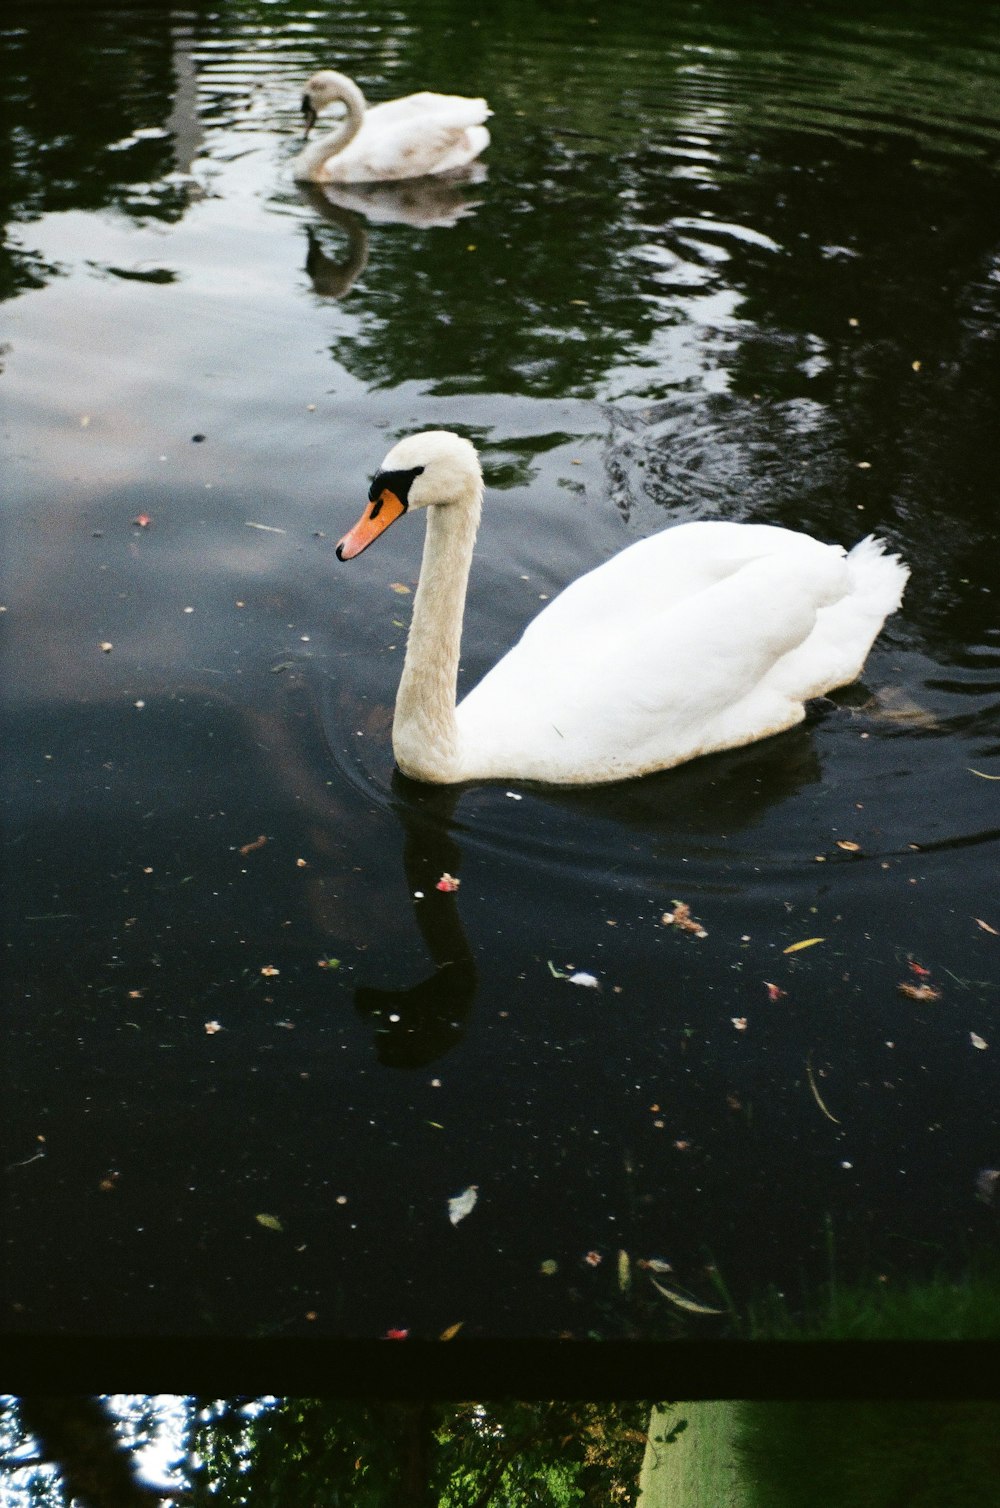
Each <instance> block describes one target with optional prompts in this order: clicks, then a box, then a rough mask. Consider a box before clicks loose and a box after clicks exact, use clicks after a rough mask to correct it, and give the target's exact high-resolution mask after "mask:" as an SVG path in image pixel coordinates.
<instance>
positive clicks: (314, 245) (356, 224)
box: [299, 183, 368, 298]
mask: <svg viewBox="0 0 1000 1508" xmlns="http://www.w3.org/2000/svg"><path fill="white" fill-rule="evenodd" d="M299 191H300V193H301V194H302V196H303V198H305V199H308V201H309V203H310V204H311V205H312V206H313V208H314V209H317V210H318V211H319V212H320V214H321V215H322V216H323V218H324V220H326V221H327V222H328V223H329V224H330V225H335V226H336V227H337V229H338V230H340V231H342V232H343V234H344V236H345V238H346V240H347V253H346V255H345V256H344V257H343V258H342V259H341V260H339V261H338V260H337V259H336V258H335V257H332V256H331V255H330V254H329V252H328V251H325V250H324V248H323V241H322V240H321V238H320V235H319V233H318V232H317V230H316V227H315V226H314V225H307V226H306V239H307V240H308V242H309V249H308V251H307V252H306V272H307V273H308V274H309V277H310V279H311V281H312V285H313V287H314V288H315V290H316V292H317V293H319V294H321V295H323V297H324V298H343V296H344V294H345V293H347V291H348V290H349V289H350V288H353V286H354V284H355V283H356V282H357V280H358V278H359V277H360V276H361V274H362V273H363V272H364V270H365V268H366V267H367V266H368V230H367V228H366V226H365V223H364V221H363V220H359V219H358V216H357V215H352V214H351V213H350V211H349V210H346V209H340V208H338V207H337V205H335V204H330V203H329V202H328V201H327V199H326V198H325V197H324V195H323V192H322V190H321V189H319V188H317V187H316V185H315V184H314V183H301V184H299Z"/></svg>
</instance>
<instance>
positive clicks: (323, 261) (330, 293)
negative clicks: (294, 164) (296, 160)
mask: <svg viewBox="0 0 1000 1508" xmlns="http://www.w3.org/2000/svg"><path fill="white" fill-rule="evenodd" d="M483 176H485V174H484V171H483V170H481V171H480V174H479V176H478V177H476V176H475V175H474V174H473V173H472V172H471V171H470V172H469V173H468V174H465V175H462V176H461V177H450V178H414V179H412V180H411V181H410V182H409V183H370V184H352V185H348V184H334V183H329V184H324V185H322V186H320V185H319V184H318V183H300V184H299V192H300V194H301V195H302V197H303V198H304V199H305V200H307V201H308V203H309V204H310V205H311V206H312V207H313V209H314V210H316V211H317V213H318V214H320V215H322V217H323V219H324V220H325V221H327V223H328V224H330V225H335V226H336V227H337V229H338V230H340V231H342V232H343V234H344V236H345V237H346V239H347V253H346V255H345V256H344V257H342V258H340V259H339V260H338V259H337V258H335V257H332V256H331V255H330V254H329V252H328V251H326V250H324V246H323V240H322V238H321V236H320V235H319V233H318V232H317V230H316V227H315V226H313V225H307V226H306V236H307V238H308V241H309V250H308V252H307V254H306V272H307V273H308V274H309V277H310V278H311V280H312V285H313V287H314V288H315V290H316V292H317V293H319V294H322V295H323V296H324V297H325V298H343V296H344V294H345V293H347V291H348V290H349V289H350V288H352V287H353V286H354V284H355V283H356V282H357V280H358V278H359V277H360V276H361V274H362V273H363V272H364V270H365V268H366V267H367V265H368V229H367V226H366V225H365V222H364V220H363V219H362V218H361V216H362V215H364V216H365V217H366V218H367V219H369V220H371V221H372V222H373V223H375V224H400V225H412V226H413V227H414V228H415V229H418V230H426V229H430V228H433V227H438V226H448V225H454V224H455V223H456V222H457V221H458V220H461V219H463V218H464V217H465V216H466V215H471V214H472V213H473V212H474V211H475V210H476V209H477V208H478V206H479V203H480V201H479V200H472V199H465V198H463V195H462V185H463V184H465V183H470V182H479V181H481V178H482V177H483Z"/></svg>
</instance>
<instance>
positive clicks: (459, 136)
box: [293, 68, 493, 183]
mask: <svg viewBox="0 0 1000 1508" xmlns="http://www.w3.org/2000/svg"><path fill="white" fill-rule="evenodd" d="M335 100H339V101H340V102H341V103H342V104H343V105H344V106H345V109H346V112H347V113H346V115H345V116H344V118H343V120H342V122H341V124H340V125H339V126H338V127H337V129H336V130H334V131H332V132H330V133H329V134H328V135H326V136H323V137H320V138H319V140H317V141H314V142H310V143H309V145H308V146H306V147H305V148H303V150H302V151H301V152H300V153H299V155H298V157H296V159H295V162H294V164H293V171H294V173H295V177H296V178H297V179H299V180H305V181H308V182H312V183H380V182H383V183H384V182H398V181H399V180H400V179H404V178H423V177H426V176H428V175H430V174H436V173H454V172H457V171H459V170H460V169H463V168H466V167H468V165H469V164H470V163H471V162H473V161H474V160H475V158H477V157H478V156H479V154H480V153H481V152H482V151H484V150H485V149H486V147H488V146H489V142H490V133H489V131H487V129H486V127H485V126H484V125H483V122H484V121H485V120H486V119H487V117H488V116H490V115H491V114H492V113H493V112H492V111H491V110H489V109H488V108H487V105H486V101H485V100H484V99H465V98H464V97H463V96H462V95H459V94H431V93H429V92H428V91H426V90H424V91H422V92H421V93H420V94H407V95H404V97H403V98H402V99H394V100H387V101H386V102H385V104H382V105H372V106H370V107H369V105H368V104H367V102H366V100H365V97H364V95H363V94H362V92H361V90H360V89H359V88H358V86H357V84H356V83H355V82H354V80H353V79H349V78H348V77H347V75H346V74H344V73H336V72H335V71H334V70H333V69H332V68H326V69H324V70H323V71H322V72H321V73H317V74H314V75H313V77H312V78H311V79H310V80H309V82H308V83H307V84H306V87H305V93H304V95H303V97H302V113H303V115H304V116H305V119H306V135H307V136H308V135H309V131H310V130H311V128H312V126H313V125H314V124H315V121H316V117H317V116H318V115H319V112H320V111H321V110H323V109H325V107H326V106H327V105H331V104H333V103H334V101H335Z"/></svg>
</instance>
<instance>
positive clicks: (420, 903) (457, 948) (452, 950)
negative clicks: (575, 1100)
mask: <svg viewBox="0 0 1000 1508" xmlns="http://www.w3.org/2000/svg"><path fill="white" fill-rule="evenodd" d="M393 786H394V790H395V793H396V796H397V798H398V799H397V801H396V803H395V805H396V811H397V813H398V815H399V817H400V820H401V822H402V824H403V830H404V843H403V869H404V872H405V874H406V884H407V888H408V889H409V892H410V895H411V897H413V912H414V916H415V917H416V921H417V926H418V927H419V928H420V932H421V934H422V936H423V939H424V942H425V943H426V944H427V950H428V952H429V953H430V955H431V958H432V959H433V960H434V966H435V967H434V973H433V974H431V975H430V976H429V977H428V978H427V979H424V980H422V981H421V982H420V983H419V984H415V985H412V986H411V987H410V988H409V989H404V990H383V989H375V988H372V987H371V986H369V985H362V986H360V988H359V989H358V990H357V991H356V994H355V1003H356V1005H357V1008H358V1011H359V1013H360V1014H361V1015H362V1016H366V1017H369V1018H370V1019H371V1020H372V1021H373V1022H374V1023H375V1028H376V1037H375V1044H376V1051H377V1053H378V1057H379V1061H380V1062H381V1063H385V1064H386V1066H387V1067H389V1068H421V1067H423V1066H424V1065H426V1064H427V1063H430V1062H432V1061H433V1060H434V1059H435V1058H439V1057H441V1056H442V1055H443V1054H444V1053H446V1052H449V1051H450V1050H451V1048H452V1047H454V1046H455V1045H456V1043H457V1042H459V1041H460V1040H461V1038H462V1036H463V1035H464V1032H465V1023H466V1019H467V1017H468V1015H469V1011H470V1010H471V1008H472V1002H473V1000H474V998H475V994H476V983H477V981H476V966H475V963H474V962H473V958H472V953H471V950H470V948H469V944H468V941H467V940H466V936H465V932H464V931H463V929H462V922H461V918H460V916H459V914H458V904H457V903H458V896H457V895H456V894H453V893H449V892H447V891H440V890H438V889H437V888H436V886H437V882H438V880H439V879H440V878H441V876H442V875H443V874H445V873H448V874H454V873H455V872H456V871H457V870H458V869H459V868H460V859H461V854H460V851H459V848H458V844H457V843H456V842H455V840H454V838H452V837H451V836H450V835H449V831H448V827H449V821H450V817H451V812H452V809H453V807H454V804H455V800H456V799H457V792H455V791H430V792H429V791H428V790H427V789H426V787H414V786H411V785H410V784H409V782H408V781H405V780H404V779H403V778H402V777H401V776H399V775H397V776H395V777H394V781H393Z"/></svg>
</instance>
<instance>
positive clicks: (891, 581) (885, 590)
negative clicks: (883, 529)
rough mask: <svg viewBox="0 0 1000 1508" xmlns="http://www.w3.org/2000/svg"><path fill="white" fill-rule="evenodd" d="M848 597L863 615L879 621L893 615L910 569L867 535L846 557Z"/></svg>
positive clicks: (881, 544) (899, 601) (877, 540)
mask: <svg viewBox="0 0 1000 1508" xmlns="http://www.w3.org/2000/svg"><path fill="white" fill-rule="evenodd" d="M847 572H848V579H849V581H850V595H851V597H852V599H853V600H854V601H855V603H856V604H857V606H858V607H859V608H860V609H861V611H862V612H864V613H865V614H869V613H870V614H871V615H872V616H873V617H876V616H877V617H878V618H880V619H882V618H887V617H888V616H889V614H890V613H894V612H895V611H896V609H897V608H898V607H899V605H900V603H901V602H902V600H903V591H904V588H905V587H906V583H907V581H908V580H909V576H910V568H909V566H908V565H904V563H903V561H902V560H901V559H900V558H899V556H898V555H889V554H887V552H886V543H885V540H884V539H876V538H875V535H874V534H868V535H866V536H865V538H864V539H862V540H859V541H858V543H857V544H856V545H855V546H854V548H853V550H851V551H850V552H849V554H848V556H847Z"/></svg>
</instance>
